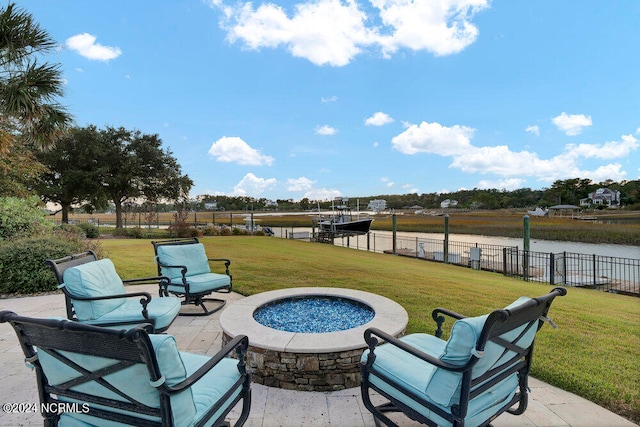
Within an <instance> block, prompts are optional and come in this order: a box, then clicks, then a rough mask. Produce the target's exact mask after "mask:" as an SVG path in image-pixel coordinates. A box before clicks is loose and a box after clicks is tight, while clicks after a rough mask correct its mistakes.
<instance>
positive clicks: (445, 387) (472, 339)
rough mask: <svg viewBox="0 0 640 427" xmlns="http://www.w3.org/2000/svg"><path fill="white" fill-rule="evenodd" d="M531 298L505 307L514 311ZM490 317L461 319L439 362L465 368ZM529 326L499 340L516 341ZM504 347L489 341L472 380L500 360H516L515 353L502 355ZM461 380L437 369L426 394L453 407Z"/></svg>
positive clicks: (531, 334) (525, 342) (524, 343)
mask: <svg viewBox="0 0 640 427" xmlns="http://www.w3.org/2000/svg"><path fill="white" fill-rule="evenodd" d="M530 299H531V298H528V297H520V298H519V299H517V300H516V301H514V302H513V303H511V304H509V305H508V306H506V307H505V309H507V310H508V309H512V308H514V307H517V306H519V305H521V304H523V303H524V302H526V301H529V300H530ZM487 317H489V316H488V315H486V314H485V315H483V316H477V317H467V318H465V319H460V320H458V321H456V322H455V323H454V324H453V327H452V328H451V335H450V337H449V340H448V341H447V345H446V346H445V349H444V351H443V352H442V354H441V355H440V360H442V361H443V362H447V363H451V364H454V365H464V364H465V363H467V362H468V361H469V359H471V355H472V352H473V351H474V349H475V346H476V344H477V342H478V339H479V338H480V334H481V333H482V328H483V327H484V324H485V322H486V320H487ZM525 327H526V324H525V325H522V326H520V327H518V328H515V329H513V330H512V331H509V332H507V333H505V334H503V335H501V336H500V337H501V338H503V339H505V340H507V341H512V340H513V339H515V338H516V337H517V336H518V335H519V334H520V333H521V332H522V331H523V330H524V329H525ZM536 331H537V326H535V325H534V326H533V327H531V328H529V330H528V331H527V333H526V334H525V335H524V336H523V337H522V338H521V339H520V340H519V341H518V346H519V347H521V348H527V347H529V346H530V345H531V343H532V342H533V339H534V338H535V334H536ZM503 352H504V347H502V346H500V345H498V344H495V343H493V342H491V341H489V342H487V343H486V345H485V349H484V355H483V356H482V357H481V358H480V360H478V362H477V363H476V365H475V366H474V367H473V374H472V376H473V378H477V377H479V376H480V375H482V374H484V373H485V372H486V371H487V370H488V369H490V368H491V367H492V366H494V365H495V364H496V362H497V361H498V360H500V362H501V363H502V362H504V361H506V360H508V359H509V358H511V357H513V355H514V353H513V352H507V353H506V354H503ZM461 381H462V374H460V373H456V372H451V371H447V370H444V369H438V370H437V371H436V372H435V374H434V375H433V376H432V377H431V381H430V382H429V385H428V386H427V389H426V392H427V393H428V394H429V396H430V397H431V398H432V399H433V400H434V401H435V402H436V403H439V404H440V405H443V406H450V405H452V404H455V403H458V401H459V399H458V397H459V396H458V394H459V389H460V383H461Z"/></svg>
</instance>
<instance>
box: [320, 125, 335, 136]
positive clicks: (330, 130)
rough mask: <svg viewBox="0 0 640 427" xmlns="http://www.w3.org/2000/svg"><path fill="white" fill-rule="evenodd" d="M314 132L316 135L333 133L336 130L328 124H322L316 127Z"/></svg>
mask: <svg viewBox="0 0 640 427" xmlns="http://www.w3.org/2000/svg"><path fill="white" fill-rule="evenodd" d="M315 133H316V135H335V134H336V133H338V131H337V129H334V128H332V127H331V126H329V125H322V126H318V127H316V130H315Z"/></svg>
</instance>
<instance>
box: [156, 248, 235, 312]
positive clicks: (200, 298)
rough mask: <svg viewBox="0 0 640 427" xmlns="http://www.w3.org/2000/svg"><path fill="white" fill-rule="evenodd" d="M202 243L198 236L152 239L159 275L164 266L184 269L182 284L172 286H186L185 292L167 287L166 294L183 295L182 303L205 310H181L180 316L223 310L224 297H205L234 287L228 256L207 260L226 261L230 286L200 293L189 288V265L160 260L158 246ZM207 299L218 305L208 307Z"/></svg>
mask: <svg viewBox="0 0 640 427" xmlns="http://www.w3.org/2000/svg"><path fill="white" fill-rule="evenodd" d="M197 243H200V241H199V240H198V238H197V237H193V238H187V239H168V240H156V241H152V242H151V244H152V245H153V251H154V253H155V257H156V265H157V267H158V275H161V274H162V268H163V267H164V268H180V269H181V271H182V285H176V283H171V285H172V286H184V292H173V291H168V290H167V289H166V288H165V289H164V292H165V295H168V294H169V293H172V294H173V295H175V296H177V297H181V298H184V300H183V301H182V305H189V304H193V305H196V306H200V307H201V308H202V310H203V312H202V313H192V312H188V313H183V312H180V316H209V315H210V314H213V313H215V312H216V311H219V310H221V309H222V308H223V307H224V306H225V304H226V303H227V302H226V301H225V300H223V299H219V298H205V297H206V296H207V295H211V294H212V293H213V292H219V293H230V292H231V289H232V287H233V276H232V275H231V273H230V272H229V266H230V265H231V260H230V259H228V258H207V261H209V262H210V263H211V262H223V263H224V269H225V272H224V274H226V275H227V276H229V286H227V287H224V288H220V289H216V290H211V291H206V292H200V293H194V292H191V291H190V290H189V282H188V280H187V267H186V266H184V265H167V264H163V263H161V262H160V259H159V258H158V247H159V246H163V245H193V244H197ZM206 301H211V302H214V303H215V304H216V305H215V306H214V308H213V309H208V308H207V306H206V305H205V304H204V303H205V302H206Z"/></svg>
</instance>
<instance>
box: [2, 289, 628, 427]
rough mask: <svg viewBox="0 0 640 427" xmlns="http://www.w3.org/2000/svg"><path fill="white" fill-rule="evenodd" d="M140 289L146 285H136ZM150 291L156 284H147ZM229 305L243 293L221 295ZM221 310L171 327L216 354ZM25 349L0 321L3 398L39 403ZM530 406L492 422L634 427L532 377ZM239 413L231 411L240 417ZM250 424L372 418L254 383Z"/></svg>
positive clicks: (31, 419)
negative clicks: (25, 359) (516, 414)
mask: <svg viewBox="0 0 640 427" xmlns="http://www.w3.org/2000/svg"><path fill="white" fill-rule="evenodd" d="M136 288H137V289H142V288H143V287H136ZM145 290H147V291H149V292H151V293H152V295H156V294H157V292H156V288H155V287H152V286H149V287H146V289H145ZM220 295H222V297H223V298H226V299H227V300H228V301H229V303H231V302H232V301H234V300H238V299H240V298H242V296H241V295H238V294H235V293H232V294H220ZM0 310H11V311H14V312H16V313H17V314H20V315H23V316H30V317H50V316H58V317H64V316H65V309H64V297H63V296H62V294H56V295H47V296H37V297H28V298H12V299H1V300H0ZM218 318H219V315H218V313H216V314H213V315H211V316H208V317H185V316H182V317H178V318H177V319H176V321H175V323H174V324H173V325H172V326H171V328H170V329H169V333H170V334H171V335H173V336H175V337H176V339H177V341H178V346H179V348H180V349H181V350H183V351H189V352H193V353H201V354H207V355H213V354H215V353H216V352H217V351H218V350H219V349H220V347H221V341H222V338H221V337H222V331H221V329H220V325H219V322H218ZM23 358H24V356H23V354H22V350H21V349H20V347H19V345H18V340H17V338H16V336H15V333H14V331H13V329H12V328H11V327H10V326H9V325H7V324H1V325H0V384H1V385H0V402H1V403H37V402H38V398H37V391H36V383H35V380H34V374H33V372H32V371H31V370H29V369H28V368H27V367H26V366H25V365H24V363H23ZM530 386H531V395H530V400H529V407H528V409H527V411H526V412H525V413H524V415H520V416H513V415H509V414H503V415H501V416H500V417H499V418H498V419H496V420H495V421H494V422H493V425H494V426H496V427H506V426H522V427H535V426H538V427H543V426H545V427H561V426H573V427H586V426H594V427H596V426H597V427H603V426H611V427H614V426H620V427H623V426H634V425H635V424H633V423H631V422H629V421H628V420H626V419H624V418H622V417H620V416H618V415H616V414H614V413H612V412H609V411H607V410H606V409H603V408H601V407H599V406H598V405H596V404H594V403H592V402H589V401H588V400H585V399H583V398H581V397H578V396H576V395H574V394H571V393H567V392H565V391H563V390H560V389H558V388H556V387H552V386H550V385H548V384H545V383H543V382H541V381H537V380H535V379H533V378H531V381H530ZM238 414H239V411H238V412H233V413H232V419H231V421H232V423H233V421H234V419H233V417H237V416H238ZM394 418H395V419H396V420H397V422H398V423H399V425H401V426H417V425H419V424H417V423H415V422H411V421H409V420H407V419H406V418H403V417H402V416H401V415H398V416H395V417H394ZM35 425H42V417H41V416H40V414H38V413H32V414H24V413H21V414H7V413H0V426H35ZM245 425H247V426H257V427H276V426H282V427H289V426H291V427H293V426H323V427H324V426H326V427H338V426H339V427H360V426H363V427H364V426H367V427H369V426H373V425H374V423H373V417H372V416H371V414H370V413H369V412H368V411H367V410H366V409H365V408H364V406H363V404H362V399H361V398H360V389H359V388H354V389H347V390H342V391H337V392H331V393H320V392H299V391H288V390H282V389H277V388H271V387H265V386H261V385H258V384H254V385H253V398H252V404H251V413H250V416H249V420H248V422H247V423H246V424H245Z"/></svg>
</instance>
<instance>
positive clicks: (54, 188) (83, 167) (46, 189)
mask: <svg viewBox="0 0 640 427" xmlns="http://www.w3.org/2000/svg"><path fill="white" fill-rule="evenodd" d="M99 140H100V133H99V131H98V130H97V129H96V127H95V126H88V127H86V128H73V129H71V130H70V131H69V132H68V133H67V134H66V136H65V137H63V138H62V139H60V140H59V141H58V142H57V143H56V145H55V147H53V148H52V149H50V150H42V151H39V152H37V153H36V155H37V158H38V160H40V162H42V164H43V165H45V166H46V167H47V168H48V170H47V171H45V172H43V173H41V174H40V177H39V178H40V179H39V180H38V182H37V183H36V184H35V187H34V188H35V190H36V191H37V193H38V194H39V195H40V197H41V198H42V200H44V201H45V202H53V203H57V204H59V205H60V206H61V208H62V209H61V210H62V222H64V223H67V222H69V211H70V210H71V208H72V206H73V205H77V204H81V203H86V202H89V201H90V202H91V203H92V204H93V205H96V204H98V201H99V200H102V199H103V198H101V197H100V196H101V193H102V186H101V184H100V175H101V172H102V167H101V166H100V163H99V159H100V157H101V154H102V152H101V151H102V150H101V147H100V144H99V143H98V142H99Z"/></svg>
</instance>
